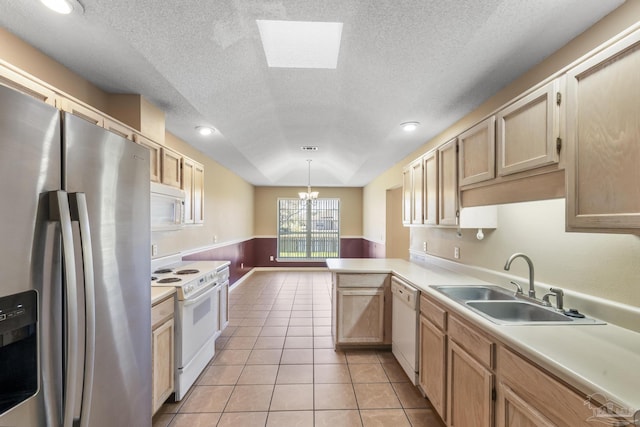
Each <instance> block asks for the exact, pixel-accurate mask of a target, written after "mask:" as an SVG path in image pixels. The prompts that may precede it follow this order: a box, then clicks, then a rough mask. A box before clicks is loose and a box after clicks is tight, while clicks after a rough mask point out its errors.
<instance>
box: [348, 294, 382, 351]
mask: <svg viewBox="0 0 640 427" xmlns="http://www.w3.org/2000/svg"><path fill="white" fill-rule="evenodd" d="M338 307H340V316H339V319H338V343H339V344H382V342H383V341H384V290H382V289H338Z"/></svg>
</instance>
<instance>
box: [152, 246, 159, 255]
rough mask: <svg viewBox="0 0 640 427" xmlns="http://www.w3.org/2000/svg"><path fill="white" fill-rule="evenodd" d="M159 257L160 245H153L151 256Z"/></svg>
mask: <svg viewBox="0 0 640 427" xmlns="http://www.w3.org/2000/svg"><path fill="white" fill-rule="evenodd" d="M157 255H158V245H156V244H153V245H151V256H157Z"/></svg>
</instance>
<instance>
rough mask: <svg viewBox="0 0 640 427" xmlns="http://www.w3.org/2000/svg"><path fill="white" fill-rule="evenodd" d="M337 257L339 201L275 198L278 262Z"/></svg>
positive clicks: (338, 249) (338, 254)
mask: <svg viewBox="0 0 640 427" xmlns="http://www.w3.org/2000/svg"><path fill="white" fill-rule="evenodd" d="M338 257H340V199H315V200H302V199H278V259H279V260H283V259H284V260H324V259H326V258H338Z"/></svg>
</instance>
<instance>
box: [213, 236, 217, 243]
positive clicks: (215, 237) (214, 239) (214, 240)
mask: <svg viewBox="0 0 640 427" xmlns="http://www.w3.org/2000/svg"><path fill="white" fill-rule="evenodd" d="M213 243H218V236H217V235H215V234H214V235H213Z"/></svg>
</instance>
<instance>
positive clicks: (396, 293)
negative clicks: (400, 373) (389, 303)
mask: <svg viewBox="0 0 640 427" xmlns="http://www.w3.org/2000/svg"><path fill="white" fill-rule="evenodd" d="M391 294H392V296H393V309H392V313H393V314H392V324H391V350H392V352H393V355H394V356H395V357H396V359H397V360H398V362H399V363H400V365H401V366H402V369H404V371H405V372H406V373H407V376H408V377H409V379H410V380H411V382H412V383H413V384H414V385H415V384H416V383H417V382H418V366H419V364H418V357H419V354H418V351H419V348H420V347H419V346H418V331H419V329H418V322H419V317H418V316H419V311H418V304H419V303H420V298H419V296H420V291H418V290H417V289H416V288H414V287H413V286H411V285H409V284H408V283H406V282H403V281H402V280H400V279H398V278H396V277H392V278H391Z"/></svg>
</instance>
